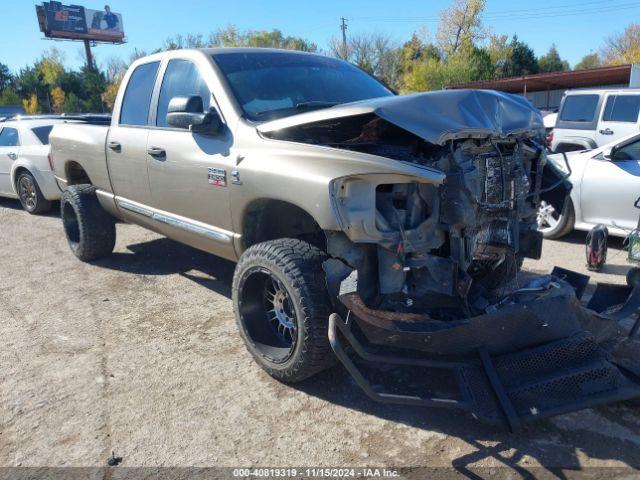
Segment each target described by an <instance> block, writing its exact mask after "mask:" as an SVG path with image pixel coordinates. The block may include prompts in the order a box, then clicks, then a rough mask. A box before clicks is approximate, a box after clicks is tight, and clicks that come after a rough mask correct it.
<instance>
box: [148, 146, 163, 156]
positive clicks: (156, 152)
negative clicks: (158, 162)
mask: <svg viewBox="0 0 640 480" xmlns="http://www.w3.org/2000/svg"><path fill="white" fill-rule="evenodd" d="M147 153H148V154H149V155H151V156H152V157H166V156H167V152H166V151H165V149H164V148H162V147H149V148H147Z"/></svg>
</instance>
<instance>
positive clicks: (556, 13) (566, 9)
mask: <svg viewBox="0 0 640 480" xmlns="http://www.w3.org/2000/svg"><path fill="white" fill-rule="evenodd" d="M590 4H597V5H598V6H592V7H587V8H584V6H585V5H590ZM574 5H575V4H574ZM580 5H581V8H575V7H574V6H572V5H565V6H562V7H553V8H552V9H551V10H550V9H549V8H536V9H519V10H510V11H508V10H505V11H502V12H499V13H498V12H496V13H493V14H491V13H488V14H484V15H483V16H482V18H483V20H485V21H499V20H514V19H538V18H552V17H563V16H576V17H578V16H582V15H591V14H593V13H599V14H605V13H609V12H614V11H620V10H626V9H633V8H638V7H640V4H638V2H626V3H619V4H615V3H614V4H610V5H607V6H606V9H603V8H602V6H601V5H602V2H584V3H582V4H580ZM351 19H352V20H366V21H376V22H381V23H416V22H417V23H433V22H439V21H440V18H439V17H415V16H413V17H388V16H387V17H352V18H351Z"/></svg>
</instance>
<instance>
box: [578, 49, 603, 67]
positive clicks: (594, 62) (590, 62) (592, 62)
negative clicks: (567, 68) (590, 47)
mask: <svg viewBox="0 0 640 480" xmlns="http://www.w3.org/2000/svg"><path fill="white" fill-rule="evenodd" d="M601 66H602V60H600V56H599V55H598V54H597V53H589V54H587V55H585V56H584V57H582V60H580V61H579V62H578V63H576V65H575V67H573V68H574V70H585V69H587V68H598V67H601Z"/></svg>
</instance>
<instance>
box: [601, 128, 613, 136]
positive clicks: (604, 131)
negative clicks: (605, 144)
mask: <svg viewBox="0 0 640 480" xmlns="http://www.w3.org/2000/svg"><path fill="white" fill-rule="evenodd" d="M600 133H601V134H602V135H613V133H614V132H613V130H611V129H610V128H606V129H604V130H600Z"/></svg>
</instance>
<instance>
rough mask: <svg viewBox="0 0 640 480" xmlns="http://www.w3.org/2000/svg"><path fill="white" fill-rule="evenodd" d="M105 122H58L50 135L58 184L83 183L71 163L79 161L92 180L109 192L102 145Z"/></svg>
mask: <svg viewBox="0 0 640 480" xmlns="http://www.w3.org/2000/svg"><path fill="white" fill-rule="evenodd" d="M108 132H109V126H108V125H104V124H102V125H96V124H83V123H63V124H57V125H56V126H55V127H54V128H53V130H52V131H51V135H50V137H49V139H50V143H51V157H52V162H53V168H54V173H55V176H56V179H57V181H58V184H59V185H60V188H62V189H64V188H65V187H66V186H67V185H68V184H73V183H82V182H80V181H78V180H79V179H78V178H77V177H75V176H74V169H73V165H74V163H77V164H79V165H82V168H83V169H84V170H85V171H86V173H87V175H88V176H89V178H90V179H91V183H92V184H93V185H95V186H96V187H97V188H99V189H101V190H104V191H107V192H111V184H110V182H109V173H108V170H107V158H106V151H105V148H106V147H105V145H106V141H107V134H108Z"/></svg>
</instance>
